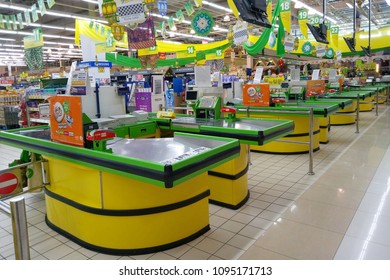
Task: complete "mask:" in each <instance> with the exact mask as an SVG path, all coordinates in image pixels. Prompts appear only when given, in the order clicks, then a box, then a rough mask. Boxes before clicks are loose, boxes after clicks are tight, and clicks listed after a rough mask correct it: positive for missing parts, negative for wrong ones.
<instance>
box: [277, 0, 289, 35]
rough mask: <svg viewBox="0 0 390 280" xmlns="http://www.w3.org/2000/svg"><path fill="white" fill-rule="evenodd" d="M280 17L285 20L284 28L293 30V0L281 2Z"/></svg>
mask: <svg viewBox="0 0 390 280" xmlns="http://www.w3.org/2000/svg"><path fill="white" fill-rule="evenodd" d="M280 17H281V19H282V21H283V25H284V29H286V30H287V32H288V33H290V32H291V0H283V1H282V4H281V10H280Z"/></svg>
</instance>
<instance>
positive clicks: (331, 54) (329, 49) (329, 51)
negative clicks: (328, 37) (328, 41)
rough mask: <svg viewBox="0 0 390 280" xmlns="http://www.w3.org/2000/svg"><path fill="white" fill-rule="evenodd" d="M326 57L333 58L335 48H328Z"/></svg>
mask: <svg viewBox="0 0 390 280" xmlns="http://www.w3.org/2000/svg"><path fill="white" fill-rule="evenodd" d="M325 57H326V58H333V57H334V50H333V48H328V49H327V50H326V52H325Z"/></svg>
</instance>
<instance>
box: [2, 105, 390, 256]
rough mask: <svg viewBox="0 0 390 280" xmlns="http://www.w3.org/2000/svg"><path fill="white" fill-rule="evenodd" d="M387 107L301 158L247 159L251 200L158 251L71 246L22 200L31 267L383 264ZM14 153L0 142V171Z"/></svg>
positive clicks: (387, 239)
mask: <svg viewBox="0 0 390 280" xmlns="http://www.w3.org/2000/svg"><path fill="white" fill-rule="evenodd" d="M389 108H390V107H388V106H386V105H381V106H380V107H379V116H378V117H377V116H375V112H374V111H373V112H365V113H362V114H360V118H361V119H360V133H356V126H355V125H349V126H332V127H331V129H330V131H329V137H330V142H329V143H328V144H321V145H320V150H319V151H317V152H316V153H314V161H313V166H314V173H315V174H314V175H308V174H307V173H308V171H309V162H308V159H309V158H308V155H307V154H302V155H272V154H262V153H255V152H252V153H251V165H250V168H249V171H248V187H249V189H250V194H251V196H250V199H249V201H248V202H247V203H246V204H245V205H244V206H243V207H241V208H240V209H238V210H231V209H226V208H222V207H220V206H216V205H211V204H210V205H209V214H210V215H209V217H210V219H209V223H210V230H209V231H208V232H206V233H205V234H204V235H202V236H200V237H199V238H197V239H195V240H193V241H191V242H188V243H187V244H184V245H181V246H179V247H176V248H173V249H170V250H166V251H163V252H158V253H153V254H144V255H135V256H112V255H106V254H100V253H97V252H94V251H91V250H88V249H85V248H83V247H82V246H80V245H78V244H76V243H74V242H73V241H70V240H68V239H67V238H65V237H63V236H62V235H60V234H58V233H57V232H54V231H53V230H51V229H50V228H49V227H48V226H47V225H46V223H45V201H44V195H43V193H32V194H26V195H25V198H26V210H27V217H28V226H29V242H30V254H31V258H32V259H34V260H42V259H52V260H57V259H66V260H84V259H87V260H117V259H126V260H147V259H151V260H159V259H160V260H172V259H182V260H206V259H212V260H223V259H269V260H274V259H276V260H289V259H301V260H302V259H303V260H311V259H312V260H316V259H326V260H329V259H386V260H389V259H390V198H389V197H390V195H389V190H390V181H389V177H390V172H389V170H390V146H389V144H390V109H389ZM19 154H20V150H19V149H16V148H11V147H8V146H5V145H2V144H1V143H0V168H1V169H4V168H7V164H8V163H9V162H11V161H12V160H14V159H16V158H18V157H19ZM14 258H15V256H14V249H13V238H12V225H11V221H10V218H9V217H8V216H6V215H5V214H3V213H1V212H0V259H4V260H6V259H14Z"/></svg>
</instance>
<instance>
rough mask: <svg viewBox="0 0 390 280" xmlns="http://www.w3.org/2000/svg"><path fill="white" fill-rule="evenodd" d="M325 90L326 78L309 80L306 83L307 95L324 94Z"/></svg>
mask: <svg viewBox="0 0 390 280" xmlns="http://www.w3.org/2000/svg"><path fill="white" fill-rule="evenodd" d="M324 92H325V81H324V80H308V81H307V85H306V96H309V94H311V93H315V94H323V93H324Z"/></svg>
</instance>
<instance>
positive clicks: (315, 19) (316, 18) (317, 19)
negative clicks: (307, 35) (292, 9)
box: [309, 16, 321, 25]
mask: <svg viewBox="0 0 390 280" xmlns="http://www.w3.org/2000/svg"><path fill="white" fill-rule="evenodd" d="M320 22H321V18H320V16H311V17H309V23H310V24H311V25H318V24H320Z"/></svg>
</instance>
